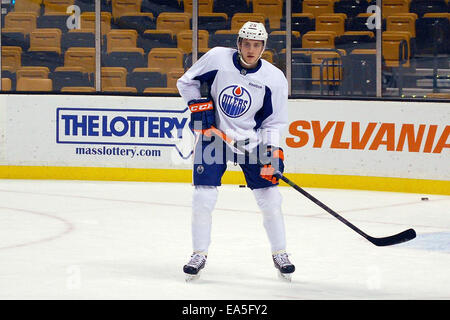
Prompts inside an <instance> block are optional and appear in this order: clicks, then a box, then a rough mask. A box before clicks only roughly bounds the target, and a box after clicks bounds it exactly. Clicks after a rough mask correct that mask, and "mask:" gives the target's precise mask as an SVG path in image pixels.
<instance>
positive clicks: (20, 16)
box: [5, 12, 37, 34]
mask: <svg viewBox="0 0 450 320" xmlns="http://www.w3.org/2000/svg"><path fill="white" fill-rule="evenodd" d="M36 25H37V15H36V14H35V13H31V12H10V13H8V14H7V15H6V16H5V28H22V29H23V32H24V33H25V34H30V32H31V31H33V30H34V29H36Z"/></svg>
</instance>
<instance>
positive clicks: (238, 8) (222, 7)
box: [213, 0, 253, 17]
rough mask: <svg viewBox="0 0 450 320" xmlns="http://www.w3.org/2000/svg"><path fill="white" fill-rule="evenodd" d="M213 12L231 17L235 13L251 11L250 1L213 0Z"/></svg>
mask: <svg viewBox="0 0 450 320" xmlns="http://www.w3.org/2000/svg"><path fill="white" fill-rule="evenodd" d="M213 12H221V13H226V14H227V16H228V17H232V16H233V15H234V14H235V13H251V12H253V8H252V2H251V1H246V0H227V1H223V0H214V5H213Z"/></svg>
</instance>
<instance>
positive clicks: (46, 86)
mask: <svg viewBox="0 0 450 320" xmlns="http://www.w3.org/2000/svg"><path fill="white" fill-rule="evenodd" d="M16 90H17V91H52V90H53V84H52V80H51V79H38V78H21V79H19V80H17V87H16Z"/></svg>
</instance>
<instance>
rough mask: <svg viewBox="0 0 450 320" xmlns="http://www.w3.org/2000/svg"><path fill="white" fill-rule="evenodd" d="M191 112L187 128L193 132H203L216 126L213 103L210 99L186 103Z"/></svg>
mask: <svg viewBox="0 0 450 320" xmlns="http://www.w3.org/2000/svg"><path fill="white" fill-rule="evenodd" d="M188 106H189V110H190V111H191V123H190V124H189V126H190V127H191V129H192V130H194V131H203V130H207V129H209V128H211V127H212V126H215V125H216V114H215V111H214V101H213V100H212V99H210V98H202V99H194V100H191V101H189V102H188Z"/></svg>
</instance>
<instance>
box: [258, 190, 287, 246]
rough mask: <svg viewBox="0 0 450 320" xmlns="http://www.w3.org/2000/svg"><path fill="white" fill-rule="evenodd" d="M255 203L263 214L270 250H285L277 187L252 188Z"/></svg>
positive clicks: (279, 194)
mask: <svg viewBox="0 0 450 320" xmlns="http://www.w3.org/2000/svg"><path fill="white" fill-rule="evenodd" d="M253 194H254V195H255V199H256V203H257V204H258V206H259V208H260V210H261V211H262V214H263V225H264V228H265V229H266V233H267V236H268V238H269V241H270V246H271V249H272V252H276V251H280V250H285V248H286V236H285V228H284V219H283V215H282V213H281V200H282V198H281V193H280V191H279V190H278V187H268V188H262V189H254V190H253Z"/></svg>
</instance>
